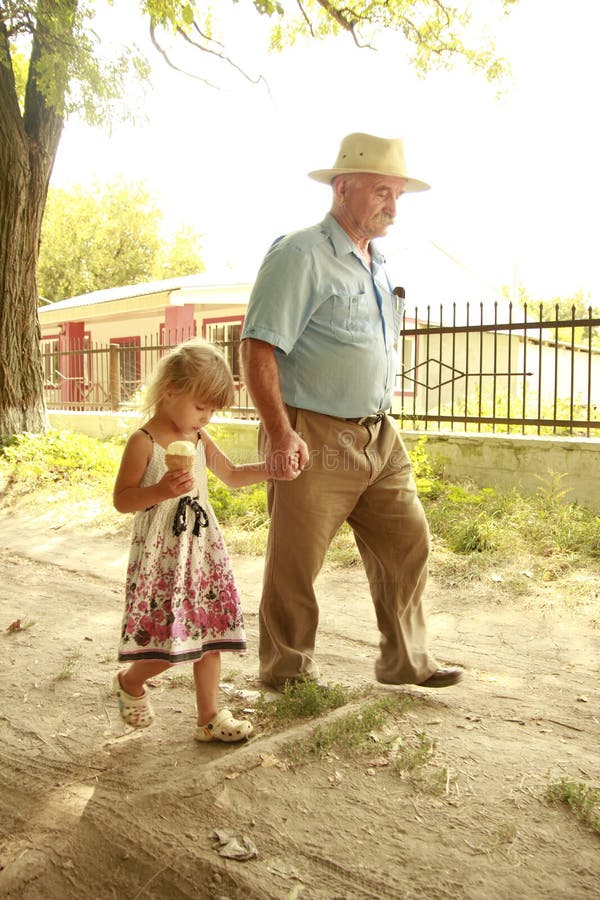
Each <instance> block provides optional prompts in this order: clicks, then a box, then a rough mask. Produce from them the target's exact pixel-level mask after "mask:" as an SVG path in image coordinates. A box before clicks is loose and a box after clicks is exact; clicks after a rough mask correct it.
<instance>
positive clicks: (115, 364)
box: [108, 344, 121, 412]
mask: <svg viewBox="0 0 600 900" xmlns="http://www.w3.org/2000/svg"><path fill="white" fill-rule="evenodd" d="M108 378H109V391H110V408H111V410H112V411H113V412H114V411H115V410H117V409H118V408H119V403H120V401H121V366H120V365H119V345H118V344H111V345H110V355H109V361H108Z"/></svg>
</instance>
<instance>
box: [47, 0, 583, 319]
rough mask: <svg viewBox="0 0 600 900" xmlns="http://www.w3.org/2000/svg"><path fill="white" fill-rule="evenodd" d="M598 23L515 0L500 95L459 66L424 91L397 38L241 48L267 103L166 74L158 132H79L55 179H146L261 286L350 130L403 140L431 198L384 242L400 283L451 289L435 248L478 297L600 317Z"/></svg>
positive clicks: (70, 137) (218, 256)
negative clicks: (581, 305) (279, 241)
mask: <svg viewBox="0 0 600 900" xmlns="http://www.w3.org/2000/svg"><path fill="white" fill-rule="evenodd" d="M120 2H122V0H120ZM475 5H476V6H478V7H479V6H481V5H483V0H478V3H477V4H475ZM118 6H119V4H118V3H117V7H118ZM129 6H130V8H131V5H130V4H129ZM240 7H241V4H240ZM255 20H256V16H254V15H253V14H252V15H249V16H248V26H249V27H250V26H251V25H252V23H254V22H255ZM599 27H600V4H599V3H598V0H569V3H568V4H567V3H566V2H564V0H563V2H559V0H521V2H520V4H519V5H518V6H517V7H516V9H515V10H514V11H513V12H512V13H511V15H510V16H509V17H507V18H504V19H498V20H497V22H496V23H495V24H494V31H495V35H496V42H497V46H498V49H499V51H500V52H501V53H503V54H504V55H505V56H507V57H508V58H509V60H510V62H511V65H512V70H513V74H512V78H511V80H510V82H509V84H508V85H507V89H506V92H505V94H504V96H503V97H501V98H500V99H497V97H496V89H495V87H494V86H492V85H489V84H487V82H485V81H484V79H483V77H482V76H477V75H475V74H472V73H466V72H465V71H464V70H462V71H461V72H450V73H440V74H436V75H433V76H430V77H428V78H427V79H426V80H425V81H423V80H419V79H418V78H417V77H416V76H415V75H414V73H413V72H412V70H411V69H410V67H409V66H408V64H407V63H406V62H405V61H404V60H405V53H404V52H403V44H402V41H401V39H400V38H399V37H398V36H395V35H391V34H386V35H384V36H382V38H381V39H380V40H379V41H378V47H379V50H378V52H374V51H370V50H362V51H361V50H358V49H357V48H356V47H355V46H354V45H353V43H352V41H351V39H350V38H345V37H344V36H340V37H339V38H337V39H335V40H328V41H327V42H325V43H317V42H312V43H303V44H302V46H300V45H297V46H296V47H294V48H293V49H292V50H291V51H287V52H285V53H284V54H283V55H277V56H274V55H272V56H268V57H267V56H262V55H261V56H260V57H258V56H256V57H255V58H252V57H251V56H250V55H249V51H248V48H245V49H243V48H242V45H240V48H239V53H240V54H243V55H240V56H238V57H236V58H238V59H241V61H242V62H244V63H245V64H246V68H247V69H248V70H249V71H251V72H253V73H255V72H262V73H263V74H264V75H265V77H266V78H267V80H268V83H269V88H270V92H268V91H267V90H266V89H265V87H264V86H262V85H259V86H254V85H250V84H249V83H248V82H247V81H245V80H244V79H243V78H241V77H239V76H237V75H234V73H233V72H232V71H231V70H230V71H227V69H225V68H221V69H216V68H215V67H212V68H211V72H210V75H211V78H212V80H213V81H215V82H216V81H217V80H218V81H219V83H220V84H221V89H220V90H212V89H210V88H207V87H205V86H204V85H202V84H201V83H200V82H198V81H194V80H191V79H187V78H186V77H185V76H183V75H178V74H177V73H175V72H172V71H171V70H169V69H167V68H166V67H165V66H163V64H162V63H161V62H157V64H156V67H155V69H154V76H153V79H154V90H153V92H152V93H151V94H150V95H149V96H148V98H147V101H146V106H145V109H146V112H147V115H148V123H147V124H146V125H143V126H137V127H135V128H133V127H125V126H119V127H115V128H114V130H113V133H112V135H108V134H107V133H105V132H99V131H97V130H92V129H87V128H84V127H82V126H79V125H76V124H74V123H73V124H68V125H67V127H66V129H65V133H64V136H63V140H62V143H61V146H60V149H59V154H58V158H57V162H56V166H55V169H54V174H53V180H52V183H53V184H54V185H60V186H68V185H69V184H72V183H80V184H86V183H88V182H92V181H93V180H98V181H101V182H102V181H107V180H110V179H112V178H114V177H115V175H117V174H120V175H123V176H124V177H125V178H126V179H128V180H132V181H133V180H137V179H142V178H143V179H146V180H147V181H148V182H149V184H150V186H151V189H152V190H153V192H155V194H156V197H157V201H158V202H159V204H160V205H161V206H162V208H163V209H164V210H165V214H166V215H167V216H168V219H169V221H170V222H172V223H173V225H174V226H175V225H177V224H190V225H193V226H194V227H196V228H197V229H198V230H199V231H200V232H202V233H203V234H204V235H205V238H204V246H205V259H206V265H207V269H208V273H209V275H212V276H214V279H215V281H218V280H222V279H223V278H226V279H231V280H251V279H252V278H253V277H254V274H255V273H256V270H257V268H258V266H259V265H260V261H261V259H262V257H263V255H264V252H265V251H266V249H267V247H268V246H269V244H270V243H271V241H272V240H273V238H275V237H277V236H278V235H280V234H282V233H284V232H286V231H289V230H291V229H293V228H298V227H303V226H305V225H310V224H313V223H315V222H318V221H320V219H321V218H322V217H323V215H324V213H325V212H326V211H327V209H328V208H329V204H330V189H329V188H327V187H326V186H323V185H320V184H318V183H316V182H313V181H311V180H310V179H309V178H307V176H306V173H307V172H308V171H309V170H311V169H316V168H327V167H329V166H331V165H332V164H333V162H334V160H335V157H336V155H337V151H338V147H339V142H340V139H341V138H342V137H343V136H344V135H345V134H347V133H349V132H352V131H368V132H371V133H373V134H379V135H381V136H385V137H402V138H404V141H405V147H406V156H407V161H408V167H409V173H410V174H411V175H413V176H414V177H416V178H420V179H422V180H424V181H427V182H429V183H430V184H431V185H432V190H431V191H428V192H426V193H422V194H413V195H407V196H406V197H405V198H403V199H402V201H401V204H400V207H399V216H398V220H397V224H396V226H395V227H394V229H393V230H392V232H390V236H389V237H388V238H386V239H385V242H384V250H385V252H386V255H387V257H388V260H389V261H390V266H391V267H392V269H395V271H398V272H399V278H400V281H399V283H403V279H402V268H403V260H405V259H406V260H408V258H409V257H410V258H411V260H412V261H411V263H410V265H409V266H408V267H409V268H410V266H412V269H413V271H412V275H411V277H412V278H413V280H414V279H415V277H417V279H418V275H417V276H415V274H414V264H415V260H420V261H421V264H422V266H423V269H424V271H423V277H424V279H425V278H428V279H429V280H430V281H431V279H432V278H433V280H434V282H435V283H436V286H437V287H436V290H439V291H442V292H443V285H444V283H445V279H446V271H447V270H446V269H445V268H444V265H442V263H441V261H442V260H445V263H447V262H448V258H447V257H443V255H442V254H439V253H434V254H433V255H431V254H430V255H427V253H426V252H424V248H431V244H432V243H433V244H436V245H437V246H439V247H441V248H443V250H444V251H445V253H447V254H449V255H450V256H452V257H454V258H455V259H458V260H459V261H460V263H461V264H462V266H464V267H465V269H466V270H470V271H472V272H474V273H477V275H478V280H477V283H478V284H479V285H481V291H482V292H483V293H485V292H486V291H487V290H488V289H489V290H490V291H493V290H496V291H499V290H500V289H501V287H502V286H503V285H508V286H510V287H511V288H512V287H514V284H515V282H516V281H517V280H518V281H519V282H520V283H521V284H522V285H523V287H524V288H525V289H526V291H527V292H528V293H529V294H530V296H532V297H533V298H534V299H536V300H541V299H547V298H550V297H555V296H571V295H572V294H574V293H575V292H576V291H578V290H583V291H584V292H585V293H586V295H588V299H589V302H591V303H593V304H595V305H600V261H599V258H600V254H599V252H598V239H599V237H600V229H599V228H598V222H597V217H598V209H599V208H600V175H599V172H600V167H599V164H598V160H599V159H600V136H599V133H598V132H599V129H598V114H597V104H598V99H597V89H598V86H599V84H600V77H599V76H600V54H598V52H597V46H596V45H597V36H598V31H599ZM236 31H237V33H238V36H239V37H240V40H242V39H246V37H247V34H248V32H247V29H246V28H240V27H239V25H238V28H237V29H236ZM251 44H252V46H253V47H255V46H256V42H251ZM232 55H234V56H235V54H232ZM407 248H409V249H408V250H407ZM438 263H440V268H439V270H438ZM425 270H427V271H425ZM434 270H435V271H434ZM436 277H437V281H436V280H435V279H436ZM407 278H408V275H407ZM405 280H406V279H405ZM408 280H409V284H410V278H409V279H408ZM415 290H416V288H415ZM445 299H446V298H445V297H444V296H440V297H439V300H440V302H442V301H443V300H445ZM481 299H486V298H484V297H483V296H482V298H481Z"/></svg>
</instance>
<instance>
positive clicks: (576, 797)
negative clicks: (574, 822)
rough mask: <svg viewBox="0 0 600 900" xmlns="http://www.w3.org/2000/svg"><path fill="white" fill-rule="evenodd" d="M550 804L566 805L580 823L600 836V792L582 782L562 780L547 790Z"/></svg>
mask: <svg viewBox="0 0 600 900" xmlns="http://www.w3.org/2000/svg"><path fill="white" fill-rule="evenodd" d="M546 800H548V802H549V803H565V804H566V805H567V806H568V807H569V808H570V809H571V811H572V812H573V814H574V815H575V818H576V819H578V821H580V822H582V823H583V824H584V825H587V826H588V828H591V829H592V830H593V831H596V832H597V833H598V834H600V791H598V790H596V789H595V788H590V787H588V786H587V785H585V784H582V782H581V781H569V780H568V779H567V778H561V779H560V780H559V781H553V782H550V784H549V785H548V787H547V788H546Z"/></svg>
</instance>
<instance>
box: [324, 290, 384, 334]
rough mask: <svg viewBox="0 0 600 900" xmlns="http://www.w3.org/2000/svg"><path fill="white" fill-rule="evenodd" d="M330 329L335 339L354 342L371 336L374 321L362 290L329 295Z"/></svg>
mask: <svg viewBox="0 0 600 900" xmlns="http://www.w3.org/2000/svg"><path fill="white" fill-rule="evenodd" d="M330 303H331V319H330V326H331V331H332V333H333V334H334V336H335V337H336V338H337V340H340V341H345V342H346V343H354V342H357V341H361V340H364V338H365V337H372V336H373V334H374V322H373V321H372V320H371V316H370V314H369V302H368V297H367V295H366V294H365V293H364V291H358V292H355V293H352V294H336V295H334V296H333V297H331V300H330Z"/></svg>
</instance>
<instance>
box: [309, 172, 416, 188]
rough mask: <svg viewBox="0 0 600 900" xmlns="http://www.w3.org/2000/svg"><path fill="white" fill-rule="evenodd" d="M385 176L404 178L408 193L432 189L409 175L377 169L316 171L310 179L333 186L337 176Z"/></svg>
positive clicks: (310, 174)
mask: <svg viewBox="0 0 600 900" xmlns="http://www.w3.org/2000/svg"><path fill="white" fill-rule="evenodd" d="M354 174H357V175H385V176H387V177H392V178H403V179H404V180H405V182H406V184H405V186H404V190H405V191H406V192H416V191H428V190H429V189H430V187H431V185H430V184H427V182H426V181H419V180H418V178H409V177H408V175H395V174H393V173H391V172H381V171H378V170H377V169H365V170H360V171H359V170H357V169H316V170H315V171H314V172H309V173H308V177H309V178H312V179H313V180H314V181H319V182H321V184H331V182H332V181H333V179H334V178H335V177H336V175H354Z"/></svg>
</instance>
